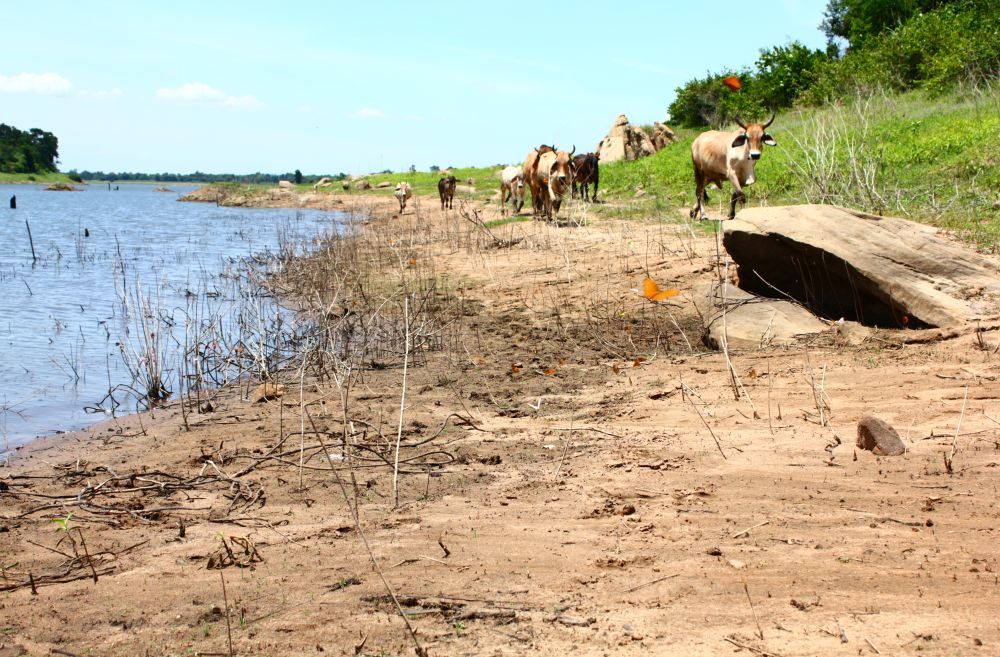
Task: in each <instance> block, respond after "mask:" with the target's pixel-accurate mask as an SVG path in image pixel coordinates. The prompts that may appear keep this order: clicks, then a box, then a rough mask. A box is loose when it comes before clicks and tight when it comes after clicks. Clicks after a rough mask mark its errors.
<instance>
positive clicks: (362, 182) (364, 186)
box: [354, 178, 372, 189]
mask: <svg viewBox="0 0 1000 657" xmlns="http://www.w3.org/2000/svg"><path fill="white" fill-rule="evenodd" d="M354 186H355V187H357V188H358V189H371V188H372V184H371V183H370V182H368V181H367V180H365V179H363V178H362V179H361V180H358V181H357V182H356V183H355V184H354Z"/></svg>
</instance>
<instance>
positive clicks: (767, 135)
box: [761, 132, 778, 146]
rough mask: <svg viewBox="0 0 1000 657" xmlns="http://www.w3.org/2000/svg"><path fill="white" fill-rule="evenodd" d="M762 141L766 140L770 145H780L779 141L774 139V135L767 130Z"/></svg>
mask: <svg viewBox="0 0 1000 657" xmlns="http://www.w3.org/2000/svg"><path fill="white" fill-rule="evenodd" d="M761 141H762V142H764V143H765V144H767V145H768V146H777V145H778V142H776V141H774V137H772V136H771V135H769V134H767V133H766V132H765V133H764V136H763V138H761Z"/></svg>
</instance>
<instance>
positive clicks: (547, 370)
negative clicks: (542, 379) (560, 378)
mask: <svg viewBox="0 0 1000 657" xmlns="http://www.w3.org/2000/svg"><path fill="white" fill-rule="evenodd" d="M555 373H556V371H555V370H554V369H552V368H551V367H546V368H545V376H552V375H553V374H555Z"/></svg>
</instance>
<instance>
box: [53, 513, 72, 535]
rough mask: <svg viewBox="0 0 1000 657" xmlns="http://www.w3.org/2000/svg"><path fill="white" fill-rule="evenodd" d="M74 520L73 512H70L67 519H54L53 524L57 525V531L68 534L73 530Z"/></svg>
mask: <svg viewBox="0 0 1000 657" xmlns="http://www.w3.org/2000/svg"><path fill="white" fill-rule="evenodd" d="M72 519H73V512H72V511H70V512H69V513H68V514H67V515H66V517H65V518H53V520H52V522H53V524H55V525H56V529H57V531H58V530H62V531H63V532H65V533H67V534H68V533H69V530H70V529H72V527H71V526H70V520H72Z"/></svg>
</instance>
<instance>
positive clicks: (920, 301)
mask: <svg viewBox="0 0 1000 657" xmlns="http://www.w3.org/2000/svg"><path fill="white" fill-rule="evenodd" d="M723 244H724V245H725V247H726V250H727V251H728V252H729V254H730V255H731V256H732V258H733V261H734V262H735V263H736V266H737V272H738V275H739V285H740V287H741V288H743V289H744V290H747V291H749V292H751V293H754V294H758V295H762V296H768V297H773V298H788V297H791V298H794V299H796V300H798V301H799V302H801V303H802V304H803V305H805V306H807V307H808V308H809V309H810V310H812V311H813V312H814V313H815V314H817V315H820V316H821V317H825V318H827V319H829V320H834V321H836V320H838V319H840V318H844V319H846V320H848V321H857V322H860V323H862V324H865V325H866V326H878V327H881V328H927V327H944V326H955V325H960V324H962V323H965V322H969V321H973V320H976V319H980V318H983V317H987V316H993V315H996V314H998V313H1000V261H998V260H997V259H996V258H990V257H987V256H984V255H980V254H978V253H976V252H975V251H973V250H972V249H969V248H968V247H965V246H963V245H961V244H958V243H956V242H954V241H951V240H949V239H947V238H945V237H944V236H942V235H941V234H939V232H938V231H937V229H935V228H933V227H930V226H925V225H923V224H918V223H914V222H912V221H907V220H905V219H897V218H894V217H878V216H875V215H870V214H866V213H864V212H859V211H856V210H848V209H845V208H840V207H836V206H832V205H795V206H787V207H774V208H767V207H764V208H750V209H746V210H743V211H742V212H740V213H739V214H738V215H737V216H736V219H734V220H733V221H727V222H723Z"/></svg>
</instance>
